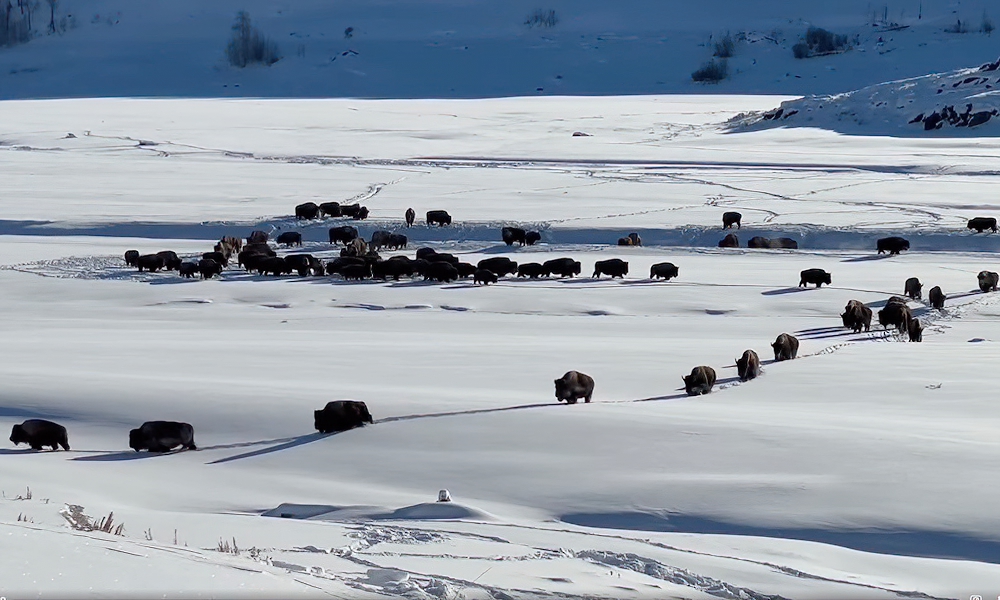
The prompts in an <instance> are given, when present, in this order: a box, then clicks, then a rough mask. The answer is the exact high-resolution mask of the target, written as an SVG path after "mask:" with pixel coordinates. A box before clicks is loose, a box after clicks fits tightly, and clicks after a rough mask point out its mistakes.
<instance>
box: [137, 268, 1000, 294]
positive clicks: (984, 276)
mask: <svg viewBox="0 0 1000 600" xmlns="http://www.w3.org/2000/svg"><path fill="white" fill-rule="evenodd" d="M139 270H140V271H141V270H142V269H139ZM977 278H978V279H979V289H981V290H982V291H984V292H995V291H997V283H1000V275H997V274H996V273H994V272H993V271H980V272H979V275H977Z"/></svg>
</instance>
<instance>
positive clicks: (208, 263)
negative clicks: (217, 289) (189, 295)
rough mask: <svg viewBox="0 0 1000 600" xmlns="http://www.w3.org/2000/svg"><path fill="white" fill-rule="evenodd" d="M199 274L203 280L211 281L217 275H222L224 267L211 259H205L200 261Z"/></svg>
mask: <svg viewBox="0 0 1000 600" xmlns="http://www.w3.org/2000/svg"><path fill="white" fill-rule="evenodd" d="M198 272H199V273H201V278H202V279H211V278H212V277H215V276H216V275H222V265H221V264H219V263H218V262H216V261H214V260H212V259H211V258H203V259H201V260H200V261H198Z"/></svg>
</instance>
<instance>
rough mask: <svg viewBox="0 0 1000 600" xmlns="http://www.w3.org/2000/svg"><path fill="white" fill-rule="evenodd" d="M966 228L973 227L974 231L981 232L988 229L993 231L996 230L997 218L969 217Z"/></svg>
mask: <svg viewBox="0 0 1000 600" xmlns="http://www.w3.org/2000/svg"><path fill="white" fill-rule="evenodd" d="M966 229H975V230H976V233H982V232H984V231H986V230H987V229H989V230H990V231H992V232H993V233H996V232H997V220H996V219H995V218H993V217H976V218H974V219H969V224H968V225H966Z"/></svg>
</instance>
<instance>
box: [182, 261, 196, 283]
mask: <svg viewBox="0 0 1000 600" xmlns="http://www.w3.org/2000/svg"><path fill="white" fill-rule="evenodd" d="M177 274H178V275H180V276H181V277H187V278H188V279H193V278H194V276H195V275H197V274H198V263H196V262H182V263H181V266H180V268H179V269H177Z"/></svg>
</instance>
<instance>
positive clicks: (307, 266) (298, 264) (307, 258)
mask: <svg viewBox="0 0 1000 600" xmlns="http://www.w3.org/2000/svg"><path fill="white" fill-rule="evenodd" d="M285 264H287V265H288V268H289V270H291V271H295V272H296V273H298V274H299V277H305V276H307V275H309V274H312V275H322V274H323V263H321V262H320V261H319V259H317V258H316V257H315V256H313V255H312V254H289V255H288V256H286V257H285Z"/></svg>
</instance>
